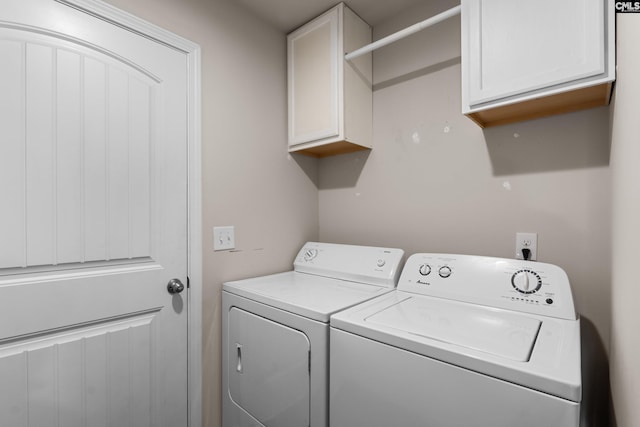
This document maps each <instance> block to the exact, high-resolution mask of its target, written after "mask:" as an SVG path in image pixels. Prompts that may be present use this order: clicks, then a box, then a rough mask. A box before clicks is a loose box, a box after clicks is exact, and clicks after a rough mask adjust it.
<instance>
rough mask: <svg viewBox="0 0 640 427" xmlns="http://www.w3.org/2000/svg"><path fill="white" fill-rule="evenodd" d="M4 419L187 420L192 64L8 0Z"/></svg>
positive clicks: (0, 238) (0, 112)
mask: <svg viewBox="0 0 640 427" xmlns="http://www.w3.org/2000/svg"><path fill="white" fill-rule="evenodd" d="M0 64H2V66H0V94H1V96H0V201H1V203H2V209H0V319H1V321H0V379H1V380H0V425H2V426H47V427H51V426H64V427H74V426H85V425H91V426H118V427H124V426H135V427H141V426H154V427H155V426H168V427H169V426H170V427H177V426H186V425H187V418H188V405H187V395H188V389H187V385H188V381H187V374H188V372H187V365H188V363H187V360H188V359H187V344H188V343H187V336H188V333H187V332H188V331H187V292H188V291H187V290H186V289H185V291H184V292H182V293H180V294H173V295H172V294H170V293H169V292H168V290H167V283H168V282H169V280H170V279H173V278H176V279H179V280H181V281H182V282H183V283H184V285H185V286H186V285H187V203H188V197H187V159H188V150H187V137H188V135H187V129H188V128H187V91H188V88H187V86H188V85H187V81H188V79H187V77H186V76H187V72H188V69H187V68H188V67H187V61H186V59H185V55H184V52H180V51H178V50H176V49H173V48H170V47H167V46H166V45H163V44H161V43H158V42H156V41H154V40H152V39H150V38H147V37H144V36H141V35H139V34H136V33H134V32H131V31H128V30H127V29H125V28H123V27H120V26H117V25H114V24H113V23H109V22H107V21H105V20H102V19H98V18H96V17H93V16H91V15H90V14H87V13H84V12H82V11H80V10H77V9H75V8H72V7H69V6H67V5H64V4H61V3H58V2H56V1H53V0H29V1H23V0H2V2H1V7H0Z"/></svg>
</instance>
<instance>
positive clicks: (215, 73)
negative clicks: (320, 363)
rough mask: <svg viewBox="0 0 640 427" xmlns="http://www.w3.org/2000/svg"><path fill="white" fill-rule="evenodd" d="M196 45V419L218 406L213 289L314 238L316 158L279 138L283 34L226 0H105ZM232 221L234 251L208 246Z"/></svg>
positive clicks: (209, 426) (277, 266)
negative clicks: (218, 228) (199, 204)
mask: <svg viewBox="0 0 640 427" xmlns="http://www.w3.org/2000/svg"><path fill="white" fill-rule="evenodd" d="M109 2H110V3H112V4H113V5H115V6H117V7H120V8H121V9H123V10H126V11H128V12H131V13H133V14H135V15H137V16H139V17H141V18H143V19H146V20H148V21H150V22H152V23H154V24H156V25H159V26H161V27H163V28H165V29H168V30H170V31H173V32H174V33H176V34H178V35H180V36H182V37H185V38H188V39H190V40H192V41H193V42H195V43H198V44H199V45H200V46H201V48H202V99H203V101H202V107H203V108H202V122H203V125H202V151H203V158H202V166H203V210H204V211H203V239H204V296H203V299H204V301H203V304H204V306H203V347H204V351H203V365H204V366H203V368H204V377H203V425H204V426H205V427H217V426H220V423H221V418H220V417H221V415H220V384H221V374H220V363H221V352H220V332H221V329H220V326H221V317H220V302H221V301H220V290H221V286H222V283H223V282H224V281H226V280H231V279H239V278H244V277H250V276H255V275H261V274H267V273H273V272H277V271H283V270H286V269H290V268H291V265H292V260H293V257H294V256H295V254H296V252H297V250H298V249H299V248H300V246H301V245H302V244H303V243H304V242H305V241H307V240H316V239H317V238H318V194H317V188H316V185H315V184H314V181H315V180H316V178H317V162H316V161H315V160H309V159H308V158H299V157H295V158H290V157H289V156H288V155H287V146H286V38H285V35H284V34H282V33H281V32H279V31H276V30H274V29H272V28H270V27H269V26H267V25H265V24H263V23H261V22H260V21H259V20H256V19H255V18H253V17H252V16H251V15H250V14H248V13H247V12H245V11H244V10H243V9H241V8H240V7H239V6H237V5H236V2H234V1H232V0H229V1H227V0H180V1H176V0H109ZM215 225H235V227H236V248H237V249H238V251H237V252H216V253H214V252H213V249H212V227H213V226H215Z"/></svg>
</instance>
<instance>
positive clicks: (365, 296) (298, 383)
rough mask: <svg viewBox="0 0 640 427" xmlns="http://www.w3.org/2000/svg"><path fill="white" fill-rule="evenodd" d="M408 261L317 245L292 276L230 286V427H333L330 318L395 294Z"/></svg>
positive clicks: (225, 415)
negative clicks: (330, 412) (330, 416)
mask: <svg viewBox="0 0 640 427" xmlns="http://www.w3.org/2000/svg"><path fill="white" fill-rule="evenodd" d="M403 255H404V252H403V251H402V250H400V249H390V248H376V247H364V246H350V245H337V244H327V243H314V242H310V243H307V244H305V245H304V246H303V247H302V249H301V250H300V252H299V253H298V255H297V256H296V258H295V261H294V270H293V271H288V272H284V273H280V274H274V275H269V276H263V277H256V278H252V279H246V280H239V281H235V282H228V283H225V284H224V285H223V291H222V310H223V311H222V419H223V422H222V425H223V427H249V426H267V427H270V426H273V427H305V426H311V427H327V426H328V403H329V402H328V396H329V388H328V387H329V386H328V381H329V371H328V369H329V318H330V316H331V315H332V314H334V313H336V312H338V311H340V310H344V309H346V308H348V307H351V306H353V305H355V304H358V303H361V302H363V301H366V300H369V299H371V298H374V297H376V296H379V295H382V294H384V293H387V292H390V291H391V290H393V288H395V285H396V283H397V281H398V278H399V276H400V263H401V261H402V257H403Z"/></svg>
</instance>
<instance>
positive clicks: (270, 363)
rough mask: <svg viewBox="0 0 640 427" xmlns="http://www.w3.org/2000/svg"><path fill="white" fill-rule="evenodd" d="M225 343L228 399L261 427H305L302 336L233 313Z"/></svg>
mask: <svg viewBox="0 0 640 427" xmlns="http://www.w3.org/2000/svg"><path fill="white" fill-rule="evenodd" d="M228 339H229V341H228V343H227V349H228V350H227V351H228V352H229V354H228V357H229V359H228V360H229V363H228V367H227V369H228V371H229V372H228V373H229V394H230V396H231V399H233V401H234V402H235V403H236V404H237V405H238V406H240V407H241V408H242V409H244V410H245V411H247V412H248V413H249V414H250V415H251V416H253V417H254V418H255V419H256V420H258V421H259V422H260V423H262V424H264V425H265V426H282V427H299V426H308V425H309V357H310V354H309V351H310V348H311V347H310V344H309V339H308V338H307V336H306V335H305V334H303V333H302V332H300V331H298V330H296V329H292V328H289V327H288V326H284V325H281V324H279V323H276V322H273V321H271V320H268V319H266V318H264V317H260V316H257V315H255V314H252V313H249V312H248V311H244V310H241V309H239V308H237V307H233V308H231V310H230V311H229V338H228Z"/></svg>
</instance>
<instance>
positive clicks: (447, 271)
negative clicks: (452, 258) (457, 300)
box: [438, 265, 451, 279]
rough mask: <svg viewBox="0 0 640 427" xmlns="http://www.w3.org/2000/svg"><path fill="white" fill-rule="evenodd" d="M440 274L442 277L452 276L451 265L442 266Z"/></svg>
mask: <svg viewBox="0 0 640 427" xmlns="http://www.w3.org/2000/svg"><path fill="white" fill-rule="evenodd" d="M438 274H439V275H440V277H443V278H445V279H446V278H447V277H449V276H451V267H449V266H448V265H445V266H444V267H440V270H438Z"/></svg>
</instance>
